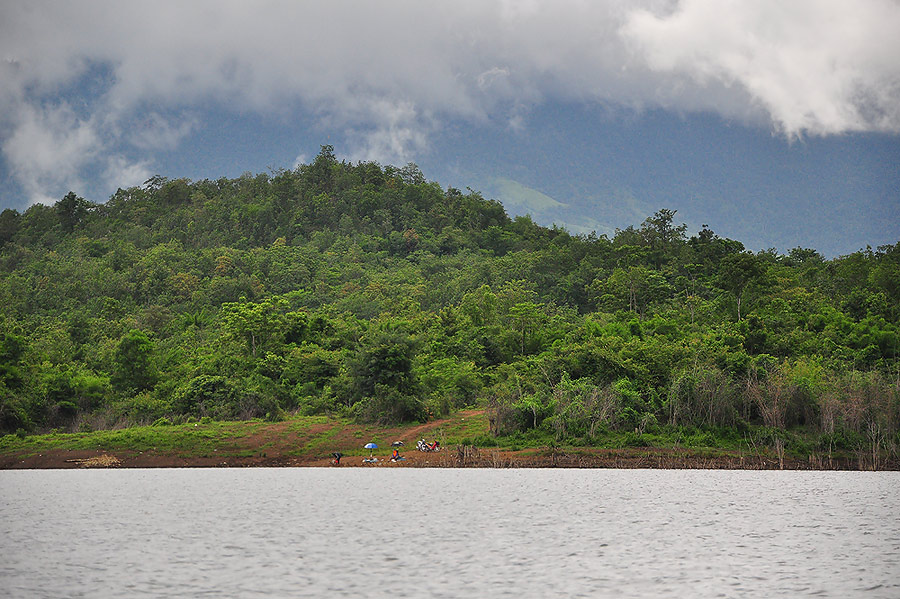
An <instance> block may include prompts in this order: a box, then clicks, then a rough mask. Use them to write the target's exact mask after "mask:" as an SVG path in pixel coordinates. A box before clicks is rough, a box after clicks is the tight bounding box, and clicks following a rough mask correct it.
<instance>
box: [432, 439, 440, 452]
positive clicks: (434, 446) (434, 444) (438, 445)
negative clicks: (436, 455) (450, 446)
mask: <svg viewBox="0 0 900 599" xmlns="http://www.w3.org/2000/svg"><path fill="white" fill-rule="evenodd" d="M440 446H441V444H440V442H439V441H437V440H435V442H434V443H432V444H431V450H432V451H437V450H438V448H439V447H440Z"/></svg>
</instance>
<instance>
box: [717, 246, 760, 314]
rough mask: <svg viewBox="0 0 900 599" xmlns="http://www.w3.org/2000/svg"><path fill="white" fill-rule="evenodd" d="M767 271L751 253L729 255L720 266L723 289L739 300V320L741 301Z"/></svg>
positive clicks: (720, 280) (720, 279)
mask: <svg viewBox="0 0 900 599" xmlns="http://www.w3.org/2000/svg"><path fill="white" fill-rule="evenodd" d="M766 272H767V269H766V265H765V263H764V262H763V261H762V260H760V259H759V258H757V257H756V256H754V255H753V254H751V253H749V252H742V253H740V254H729V255H727V256H725V257H724V258H722V261H721V263H720V266H719V282H720V285H721V286H722V288H723V289H725V290H727V291H730V292H731V293H733V294H734V297H735V299H736V300H737V319H738V321H740V320H741V300H742V299H743V297H744V291H745V290H746V289H747V287H748V286H749V285H751V284H752V283H754V282H759V281H761V280H762V278H763V276H764V275H765V274H766Z"/></svg>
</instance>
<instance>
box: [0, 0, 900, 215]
mask: <svg viewBox="0 0 900 599" xmlns="http://www.w3.org/2000/svg"><path fill="white" fill-rule="evenodd" d="M897 31H900V5H898V3H897V2H894V1H892V0H860V1H858V2H846V1H842V0H791V1H790V2H784V1H782V0H758V1H754V2H737V1H731V2H729V1H726V0H682V1H681V2H675V1H667V0H643V1H640V2H630V1H627V0H597V1H590V2H588V1H585V0H528V1H513V0H495V1H493V2H490V1H488V0H460V1H458V2H453V3H439V2H426V1H422V0H400V1H397V2H391V3H379V2H354V1H351V0H334V1H331V2H327V3H324V2H323V3H294V2H277V1H274V0H269V1H261V2H253V3H250V2H244V1H240V0H207V1H201V0H198V1H195V2H187V3H185V2H180V1H175V0H171V1H163V2H153V3H122V2H116V1H111V0H104V1H99V0H98V1H93V2H91V1H84V2H78V3H71V2H51V1H40V0H32V1H30V2H27V3H26V2H22V3H2V5H0V59H2V61H3V62H2V63H0V136H2V151H3V159H4V160H5V161H6V163H7V165H8V166H9V169H10V171H11V172H12V173H13V175H14V177H15V178H16V179H17V180H18V181H19V182H20V183H21V185H22V186H23V188H24V189H25V190H26V193H28V194H29V195H30V196H31V198H32V199H40V198H41V197H45V196H46V195H47V194H48V193H50V194H57V193H58V191H57V190H58V188H60V186H64V185H63V183H66V184H68V182H69V181H76V180H77V179H78V177H80V176H85V175H84V171H85V170H86V169H88V168H91V167H92V168H94V169H95V170H96V169H100V170H104V168H105V167H104V166H102V165H104V164H105V163H106V162H109V160H110V159H108V158H103V155H104V154H108V155H112V156H126V155H133V154H134V153H135V152H137V151H143V152H145V153H148V154H149V155H150V156H148V158H147V159H145V160H142V161H131V162H127V161H126V162H125V163H123V164H130V165H131V167H133V168H131V167H126V168H124V169H123V168H113V169H112V170H110V169H108V168H107V169H105V170H106V171H107V172H110V173H112V172H121V173H129V172H133V173H137V172H140V171H141V170H142V169H145V168H149V165H150V164H151V163H150V160H151V159H152V153H153V152H160V151H171V150H172V149H173V148H176V147H177V146H178V144H179V143H180V142H181V141H182V140H183V139H184V138H185V137H187V136H189V135H190V134H191V133H192V132H193V131H195V130H197V128H198V127H199V126H200V125H199V122H200V119H199V118H198V117H195V116H193V115H196V114H198V113H199V111H202V110H203V107H205V106H209V105H210V104H212V105H216V106H217V107H218V108H220V109H225V110H233V111H238V112H253V113H258V114H264V115H275V116H278V117H281V118H284V117H288V118H296V113H297V112H300V113H302V116H303V118H314V119H316V120H317V121H318V122H319V123H320V124H321V126H322V127H323V128H326V129H327V130H329V131H333V132H345V134H346V137H347V139H348V140H349V142H350V143H351V144H352V147H351V148H350V149H349V151H348V152H347V154H348V155H350V156H353V157H354V158H360V159H363V158H365V159H375V160H379V161H382V162H389V161H390V162H393V161H398V162H400V163H403V162H405V161H408V160H411V159H413V158H414V157H415V155H416V154H417V153H421V152H424V151H427V150H428V140H429V136H430V135H431V134H432V133H433V132H434V131H435V130H436V129H437V128H439V127H441V126H442V125H444V124H447V123H449V122H464V123H475V124H477V123H479V122H483V121H485V120H488V119H493V120H498V121H500V122H505V123H506V124H507V126H509V127H511V128H513V129H517V128H523V127H527V123H528V119H527V116H528V107H530V106H535V105H537V104H539V103H541V102H546V101H562V102H593V103H597V104H598V105H603V106H625V107H631V108H636V109H641V108H644V107H654V106H662V107H664V108H669V109H674V110H678V111H694V110H703V111H716V112H719V113H720V114H723V115H725V116H726V117H728V118H739V119H744V120H752V121H755V122H759V123H764V122H768V123H769V125H770V126H772V127H774V128H775V129H777V130H780V131H783V132H785V133H786V134H788V135H797V134H804V133H811V134H830V133H840V132H844V131H889V132H898V131H900V58H898V56H900V47H898V44H900V41H898V36H897V35H896V32H897ZM98 66H99V67H100V68H101V70H102V71H104V72H106V73H107V75H108V76H106V77H105V78H100V79H97V77H96V76H95V73H96V70H97V68H98ZM62 98H67V99H68V100H63V99H62ZM66 102H68V108H65V107H66V106H67V104H66ZM47 106H56V107H57V108H46V107H47ZM164 115H168V116H164ZM172 115H176V116H172ZM188 115H191V116H188ZM32 138H33V139H32ZM51 155H52V158H50V156H51ZM123 160H124V159H123ZM123 176H124V175H123ZM64 191H65V190H63V192H64Z"/></svg>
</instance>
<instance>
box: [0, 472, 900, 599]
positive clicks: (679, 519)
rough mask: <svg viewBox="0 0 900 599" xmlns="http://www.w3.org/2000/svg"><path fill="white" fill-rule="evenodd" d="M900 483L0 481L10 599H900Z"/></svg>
mask: <svg viewBox="0 0 900 599" xmlns="http://www.w3.org/2000/svg"><path fill="white" fill-rule="evenodd" d="M898 497H900V473H866V472H733V471H678V470H662V471H661V470H443V469H441V470H426V469H407V470H402V469H384V470H379V469H357V468H354V469H351V468H341V469H293V468H290V469H288V468H284V469H247V470H228V469H214V470H210V469H198V470H194V469H184V470H103V471H98V470H90V471H71V470H65V471H3V472H0V556H2V559H0V596H5V597H28V598H31V597H53V598H57V597H140V596H150V597H159V596H167V597H229V598H231V597H421V598H432V597H562V596H564V597H648V598H650V597H653V598H655V597H801V596H808V595H809V596H818V597H890V598H896V597H900V515H898V513H900V499H898Z"/></svg>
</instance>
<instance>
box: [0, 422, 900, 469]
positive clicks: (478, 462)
mask: <svg viewBox="0 0 900 599" xmlns="http://www.w3.org/2000/svg"><path fill="white" fill-rule="evenodd" d="M483 417H484V414H483V413H482V412H480V411H470V412H463V413H462V414H458V415H457V417H456V418H457V419H458V418H483ZM447 422H448V421H447V420H436V421H432V422H429V423H426V424H423V425H421V426H416V427H413V428H408V427H405V428H404V427H397V428H393V429H379V430H378V436H379V438H382V439H390V440H392V441H394V440H396V441H403V443H404V446H403V447H402V448H401V455H402V456H403V457H404V458H405V460H402V461H399V462H391V461H390V453H391V448H390V447H380V448H379V449H377V450H375V451H374V452H372V453H373V454H374V457H376V458H377V459H378V461H377V462H375V463H365V462H364V459H365V458H367V457H369V454H368V453H364V450H362V449H361V448H360V446H361V445H362V444H364V443H365V440H363V441H362V442H361V441H360V439H361V433H360V431H361V430H364V429H363V428H362V427H358V426H345V427H341V428H340V429H339V430H337V431H332V429H333V428H335V427H337V426H340V425H336V424H322V425H316V426H314V427H312V428H311V429H309V430H307V431H304V432H302V433H299V434H297V433H292V432H291V431H290V425H291V423H290V422H281V423H277V424H273V425H271V426H267V427H265V428H262V429H260V430H259V431H258V432H256V433H254V434H253V435H251V436H245V437H241V438H240V439H235V442H234V443H233V444H229V446H228V447H222V448H221V449H218V450H216V451H218V452H221V455H219V456H208V457H206V456H192V457H184V456H182V455H177V454H176V453H164V452H159V451H148V452H137V451H133V450H112V451H102V450H96V451H94V450H91V451H68V450H53V451H47V452H43V453H40V454H32V455H27V454H15V453H8V454H2V455H0V469H37V468H206V467H223V468H224V467H254V466H255V467H331V468H334V467H340V468H348V467H363V468H715V469H754V470H755V469H778V468H783V469H792V470H857V469H860V468H870V467H871V466H870V465H869V464H865V463H860V462H859V461H858V460H856V459H853V458H842V459H833V460H829V459H827V458H823V459H814V460H804V461H800V460H795V459H789V458H785V459H784V460H783V461H779V460H778V459H777V458H776V457H773V456H771V455H750V454H745V453H738V452H732V453H721V452H712V451H709V450H696V449H664V448H637V447H634V448H623V449H596V448H579V449H576V450H571V449H570V450H562V449H553V448H544V449H527V450H521V451H506V450H497V449H494V448H476V447H471V446H469V447H460V446H455V445H454V446H452V447H445V448H443V449H442V450H441V451H439V452H428V453H424V452H420V451H417V450H416V447H415V446H416V441H417V440H418V439H421V438H423V437H424V438H426V439H428V440H432V439H433V438H435V437H437V438H438V439H440V436H439V435H438V432H437V431H439V430H440V429H441V427H442V426H444V425H446V424H447ZM329 431H331V432H332V436H331V437H330V438H329V440H328V443H327V447H325V446H323V447H322V448H321V449H316V450H311V451H309V452H307V453H305V454H301V455H297V448H298V447H303V446H305V445H306V444H307V443H308V442H309V441H310V440H312V439H315V438H316V437H318V436H320V435H323V434H325V433H328V432H329ZM363 439H364V437H363ZM333 451H341V452H343V453H344V454H345V456H344V457H343V458H342V459H341V462H340V465H339V466H335V465H334V464H333V463H332V460H333V459H332V457H331V452H333ZM236 453H241V454H243V455H241V456H236V455H234V454H236ZM879 469H886V470H897V469H900V463H888V464H879Z"/></svg>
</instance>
